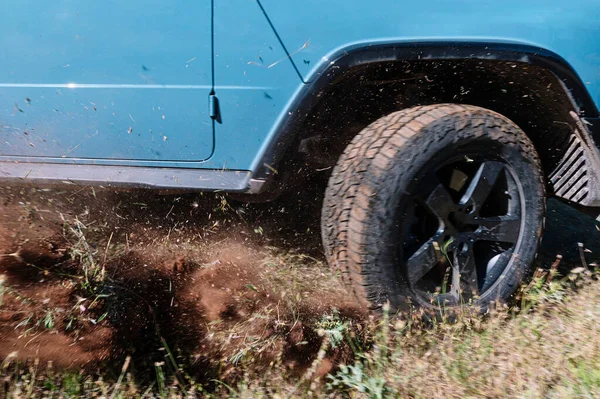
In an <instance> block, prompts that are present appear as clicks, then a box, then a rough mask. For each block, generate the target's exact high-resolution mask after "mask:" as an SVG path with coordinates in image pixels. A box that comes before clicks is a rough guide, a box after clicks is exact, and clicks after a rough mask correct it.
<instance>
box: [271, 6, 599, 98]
mask: <svg viewBox="0 0 600 399" xmlns="http://www.w3.org/2000/svg"><path fill="white" fill-rule="evenodd" d="M260 1H261V3H262V5H263V6H264V8H265V9H266V11H267V13H268V15H269V17H270V18H271V20H272V21H273V24H274V26H275V27H276V29H277V32H278V33H279V35H280V36H281V38H282V40H283V42H284V44H285V46H286V48H287V49H288V51H289V53H290V54H291V57H292V60H293V61H294V63H295V65H296V66H297V67H298V69H299V71H300V72H301V74H302V76H303V79H304V80H305V81H307V82H309V81H311V80H314V73H315V72H316V71H318V70H319V67H320V65H321V64H323V63H327V62H329V60H330V59H331V58H332V55H333V54H334V53H339V52H340V51H341V50H343V49H345V48H346V49H349V48H353V47H357V46H365V45H369V44H372V43H376V42H397V43H414V42H428V41H446V42H450V43H451V42H453V41H470V42H503V43H511V42H513V43H521V44H529V45H533V46H537V47H540V48H542V49H545V50H549V51H552V52H554V53H556V54H558V55H560V56H561V57H563V58H564V59H566V60H567V62H568V63H570V64H571V65H572V66H573V67H574V68H575V70H576V71H577V73H578V74H579V75H580V76H581V78H582V79H583V81H584V82H585V83H586V84H588V89H589V90H590V92H591V93H592V97H593V99H594V100H595V101H596V103H597V104H598V103H599V102H600V24H598V21H599V20H600V2H598V1H597V0H575V1H569V2H565V1H561V0H528V1H516V0H505V1H496V0H437V1H427V2H409V1H376V2H365V1H355V2H352V3H351V4H350V3H349V2H348V1H344V0H331V1H327V2H322V1H319V0H305V1H301V2H300V1H296V2H289V3H288V4H286V6H285V7H282V6H281V4H280V2H277V1H276V0H260Z"/></svg>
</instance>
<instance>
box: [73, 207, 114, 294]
mask: <svg viewBox="0 0 600 399" xmlns="http://www.w3.org/2000/svg"><path fill="white" fill-rule="evenodd" d="M85 229H86V226H85V225H84V224H83V223H82V222H81V221H80V220H79V219H77V218H75V220H74V221H73V224H72V225H71V226H69V230H70V232H71V234H72V235H73V236H74V237H75V242H74V243H73V244H72V245H71V248H70V254H71V257H72V258H73V259H75V260H77V262H78V264H79V265H80V267H81V270H82V271H83V282H82V287H83V288H84V289H85V290H88V291H93V289H94V285H95V284H96V283H100V282H103V281H104V279H105V278H106V269H105V265H104V264H99V263H98V262H97V260H96V254H97V252H98V251H97V250H96V249H94V248H93V247H92V246H91V245H90V244H89V242H88V240H87V239H86V237H85V234H84V230H85ZM109 245H110V240H109Z"/></svg>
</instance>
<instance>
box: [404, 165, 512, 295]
mask: <svg viewBox="0 0 600 399" xmlns="http://www.w3.org/2000/svg"><path fill="white" fill-rule="evenodd" d="M461 166H462V165H459V166H455V167H461ZM506 167H507V165H506V164H504V163H501V162H497V161H484V160H481V161H479V162H478V163H476V164H469V165H467V167H465V168H464V169H465V170H467V171H471V176H470V177H469V176H467V178H466V179H465V180H464V184H463V185H462V186H459V187H456V186H455V185H452V184H448V182H447V181H446V182H444V181H442V180H440V181H438V182H437V186H435V188H434V189H433V190H431V189H430V190H429V192H428V193H427V194H425V193H423V194H421V195H422V198H424V200H423V203H424V208H425V210H426V214H429V215H432V216H433V217H434V218H435V220H436V221H437V222H436V224H437V229H436V232H435V233H434V234H433V235H432V236H429V238H428V239H426V241H420V243H419V245H420V247H419V248H418V249H417V250H416V251H414V252H413V253H412V255H409V256H408V259H407V266H408V267H407V269H408V279H409V283H410V284H411V285H412V286H413V287H416V288H417V290H418V289H419V287H422V286H424V281H425V280H432V279H433V280H436V279H437V280H436V281H434V283H435V284H436V286H437V287H440V286H442V287H443V286H445V285H446V282H444V281H438V280H439V278H440V277H439V276H448V273H447V268H448V267H449V266H450V267H451V268H452V272H451V281H449V282H447V283H448V285H449V286H450V293H449V294H448V295H450V296H451V297H452V301H453V302H460V301H461V300H462V296H463V295H467V296H471V295H479V294H480V293H481V289H485V287H487V286H488V285H490V283H489V281H491V279H495V278H497V276H498V273H497V268H496V266H497V265H499V264H502V263H503V264H504V266H503V267H506V265H507V264H508V262H509V261H510V257H509V256H507V255H506V253H507V251H512V249H514V246H515V245H516V243H517V241H518V238H519V234H520V223H521V215H520V211H519V209H520V201H521V200H520V196H519V195H518V193H517V192H516V191H515V189H514V187H515V184H513V183H514V182H513V181H512V180H511V177H510V174H509V173H508V172H505V168H506ZM461 173H462V172H461ZM465 175H466V174H465ZM429 187H431V184H430V185H429ZM496 187H499V188H496ZM502 193H505V195H502ZM478 243H481V244H478ZM503 254H504V255H503ZM434 270H439V272H436V273H433V271H434ZM492 270H494V273H491V271H492ZM432 273H433V274H432ZM435 276H438V277H435ZM425 285H426V286H431V284H430V282H428V283H427V284H425ZM427 295H428V296H430V294H429V293H428V294H427Z"/></svg>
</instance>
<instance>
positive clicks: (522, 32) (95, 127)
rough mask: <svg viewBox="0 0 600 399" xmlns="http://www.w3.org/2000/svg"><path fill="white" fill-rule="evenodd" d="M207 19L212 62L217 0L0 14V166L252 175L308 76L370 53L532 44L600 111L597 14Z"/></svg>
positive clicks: (595, 9)
mask: <svg viewBox="0 0 600 399" xmlns="http://www.w3.org/2000/svg"><path fill="white" fill-rule="evenodd" d="M263 7H264V8H263ZM213 11H214V20H213V21H212V22H213V23H214V32H213V34H214V57H212V53H211V1H210V0H196V1H192V0H174V1H170V2H164V1H158V0H147V1H144V2H142V1H140V0H127V1H118V0H106V1H103V2H85V1H75V0H59V1H46V0H24V1H21V2H12V3H10V5H7V6H6V7H4V9H3V12H2V16H0V161H2V160H5V161H6V160H10V161H25V162H50V163H68V164H72V163H75V164H98V165H103V164H105V165H127V166H146V167H170V168H205V169H232V170H250V171H254V170H256V169H257V168H258V167H260V166H262V162H263V161H262V156H263V154H264V153H265V151H266V148H267V146H268V144H269V140H273V139H274V137H276V136H275V132H276V129H277V128H278V127H279V126H282V125H283V124H284V122H285V121H286V120H287V119H288V118H289V117H290V115H291V114H292V113H293V112H295V111H297V109H296V108H295V106H296V105H297V104H296V103H295V99H296V98H297V97H298V96H300V95H302V93H303V90H304V89H305V88H306V87H307V86H308V84H307V83H308V82H312V81H314V80H315V73H317V72H316V71H319V70H321V69H322V68H324V67H325V66H327V65H328V64H330V63H331V57H332V55H333V54H338V53H340V52H343V51H344V50H345V49H352V48H356V47H360V46H369V45H372V44H375V43H414V42H422V41H432V40H433V41H448V42H452V41H457V40H465V41H470V42H478V41H479V42H515V43H524V44H533V45H535V46H539V47H541V48H544V49H547V50H551V51H554V52H556V53H557V54H559V55H561V56H562V57H564V58H566V60H567V61H568V62H569V63H570V64H571V65H572V66H574V68H575V70H576V71H577V73H578V74H579V75H580V76H581V77H582V79H583V81H584V82H585V83H586V84H587V87H588V89H589V91H590V92H591V94H592V96H593V99H594V100H595V101H596V103H597V104H598V103H599V101H600V67H599V65H600V50H598V49H599V48H600V25H598V24H597V23H596V22H597V21H598V19H599V17H600V2H598V1H596V0H574V1H572V2H569V3H568V4H565V3H564V2H562V1H559V0H544V1H542V0H531V1H528V2H517V1H516V0H507V1H503V2H499V1H495V0H494V1H492V0H432V1H430V2H428V3H419V2H398V1H392V0H379V1H377V2H359V1H352V2H348V1H347V0H346V1H342V0H330V1H326V2H323V1H317V0H304V1H288V2H285V3H284V4H282V3H281V2H275V1H274V0H260V3H259V2H258V0H214V10H213ZM265 11H266V14H267V15H265V13H264V12H265ZM270 23H271V24H272V25H271V24H270ZM280 40H281V43H280ZM282 44H283V45H282ZM211 57H212V58H211ZM490 57H493V54H492V55H490ZM213 62H214V71H213V68H212V63H213ZM213 73H214V81H213ZM213 90H214V93H215V94H216V96H217V97H218V99H219V104H220V114H221V121H220V123H214V122H213V120H212V119H211V118H210V117H209V113H208V96H209V94H210V93H211V92H212V91H213ZM213 134H214V137H213ZM65 173H67V172H65ZM66 177H68V176H66Z"/></svg>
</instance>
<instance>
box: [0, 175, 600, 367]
mask: <svg viewBox="0 0 600 399" xmlns="http://www.w3.org/2000/svg"><path fill="white" fill-rule="evenodd" d="M315 187H316V188H315V189H314V190H312V191H311V190H307V191H305V192H302V193H290V194H288V195H287V196H284V197H283V198H281V199H280V200H278V201H276V202H275V203H271V204H254V205H248V204H241V203H237V202H235V201H231V200H227V199H226V198H225V197H224V196H222V195H218V194H217V195H213V194H210V195H208V194H160V193H155V192H150V191H135V192H115V191H111V190H107V189H100V188H96V189H92V188H90V187H71V188H68V189H66V188H60V189H59V188H43V189H42V188H36V187H31V186H21V187H4V188H0V361H2V360H3V359H7V358H8V359H13V358H18V359H38V360H39V362H40V364H46V363H48V362H52V363H53V364H54V365H55V366H56V367H61V368H74V369H79V368H87V369H94V368H97V367H104V366H117V365H120V364H121V363H122V361H123V359H124V358H125V356H127V355H130V356H132V359H133V362H132V363H133V366H132V368H133V370H134V371H135V370H139V372H140V373H143V372H144V370H147V369H148V368H152V367H153V366H154V365H155V364H157V363H158V364H162V363H161V362H165V359H173V358H174V359H175V362H174V363H177V364H184V365H185V366H187V370H188V371H189V370H192V371H191V372H193V373H195V374H197V375H198V376H201V377H206V376H209V375H210V374H211V373H213V372H214V367H215V365H217V364H218V365H220V366H219V367H221V369H220V371H219V373H220V374H221V375H223V373H225V374H227V373H230V374H232V375H235V373H236V365H237V364H239V363H240V362H244V361H254V362H258V363H263V364H264V365H268V364H269V363H270V362H273V361H281V362H283V363H284V364H285V365H286V366H287V367H288V368H289V369H290V370H298V371H299V372H300V371H302V370H304V369H305V368H306V367H308V366H309V365H310V363H311V361H312V360H313V359H314V357H315V356H316V354H317V352H318V350H319V348H320V346H321V341H322V338H321V336H320V335H319V333H318V331H319V328H320V327H319V326H321V325H322V324H320V323H322V322H323V320H324V319H327V318H335V317H341V318H347V319H348V320H350V323H354V324H353V326H352V329H353V331H355V332H356V333H357V334H360V329H361V323H360V321H361V320H363V319H364V318H365V317H367V315H365V314H364V313H362V312H361V310H360V309H359V308H358V307H357V305H356V304H355V302H354V300H353V298H352V297H351V296H350V295H349V294H348V293H347V292H346V291H345V290H344V289H343V288H342V287H341V286H340V284H338V283H337V280H336V278H335V276H333V275H332V274H331V273H330V272H329V270H328V268H327V267H326V265H325V264H324V260H323V258H322V253H321V249H320V237H319V231H318V226H319V213H320V210H319V207H320V201H321V198H320V195H321V194H320V193H321V190H320V187H319V185H318V184H317V185H316V186H315ZM549 205H550V206H549V213H548V231H547V233H546V236H545V237H546V238H545V239H544V248H543V250H542V253H541V255H542V256H541V262H542V263H543V262H549V261H551V260H553V259H554V256H555V254H556V253H561V254H563V255H564V256H565V261H564V263H565V264H566V263H569V262H571V263H576V262H579V261H580V255H581V252H580V251H579V249H578V246H577V242H583V243H584V244H585V248H587V250H586V252H585V256H586V259H587V261H589V262H592V261H593V258H594V256H595V253H600V233H599V232H598V228H597V227H596V223H595V222H594V220H593V219H592V218H589V217H586V216H584V215H581V214H580V213H578V212H576V211H572V210H571V209H570V208H567V207H565V206H563V205H561V204H559V203H557V202H555V201H553V202H551V203H550V204H549ZM74 226H75V227H74ZM86 248H87V249H86ZM88 255H90V256H92V255H93V258H92V259H93V266H94V268H93V270H95V272H94V273H95V274H94V275H93V276H90V275H88V276H87V278H86V275H85V272H84V271H82V261H81V259H84V260H85V259H87V260H86V261H87V262H88V265H89V262H90V258H85V257H86V256H88ZM88 272H89V273H91V271H89V270H88ZM88 280H89V282H90V283H89V284H87V283H86V282H87V281H88ZM248 354H251V355H252V356H246V355H248ZM348 356H350V354H348V353H344V352H341V351H340V352H339V353H337V352H335V351H334V352H333V353H332V354H331V359H328V360H327V361H325V362H323V364H324V365H325V366H324V368H323V369H322V370H318V373H322V374H323V373H327V372H328V371H329V368H330V367H332V365H334V364H335V363H337V362H340V361H344V360H346V358H347V357H348ZM250 358H251V359H252V360H249V359H250ZM167 362H168V360H167ZM223 364H227V365H229V366H228V367H229V370H225V372H224V371H223V370H222V367H223V366H222V365H223Z"/></svg>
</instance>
